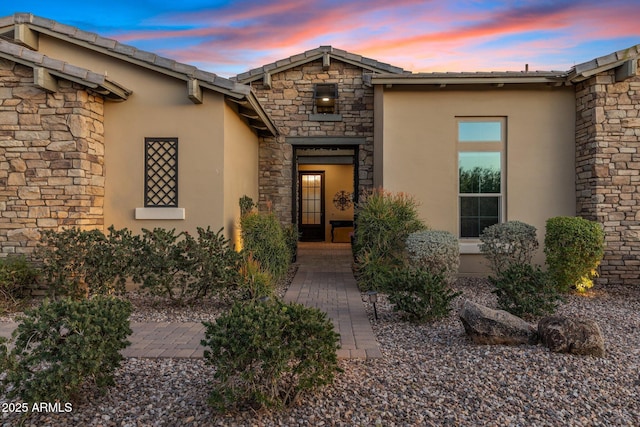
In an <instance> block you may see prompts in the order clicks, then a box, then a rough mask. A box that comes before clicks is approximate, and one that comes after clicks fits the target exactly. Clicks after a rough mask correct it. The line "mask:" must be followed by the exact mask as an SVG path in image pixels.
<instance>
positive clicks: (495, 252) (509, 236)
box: [480, 221, 538, 275]
mask: <svg viewBox="0 0 640 427" xmlns="http://www.w3.org/2000/svg"><path fill="white" fill-rule="evenodd" d="M480 241H481V242H482V243H481V244H480V251H481V252H482V254H483V255H484V256H485V257H486V258H487V260H488V261H489V266H490V267H491V270H493V272H494V274H496V275H499V274H500V273H501V272H503V271H504V270H506V269H508V268H509V267H510V266H511V265H514V264H518V265H520V264H531V262H532V259H533V257H534V256H535V254H536V250H537V249H538V239H537V238H536V228H535V227H534V226H532V225H529V224H525V223H524V222H520V221H507V222H504V223H500V224H494V225H492V226H489V227H487V228H485V229H484V230H483V231H482V233H481V234H480Z"/></svg>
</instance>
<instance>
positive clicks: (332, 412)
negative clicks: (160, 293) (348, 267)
mask: <svg viewBox="0 0 640 427" xmlns="http://www.w3.org/2000/svg"><path fill="white" fill-rule="evenodd" d="M456 288H457V289H459V290H461V291H462V292H463V295H462V296H461V297H459V298H458V299H456V301H455V303H454V304H455V307H456V308H457V307H458V306H459V305H460V304H461V302H462V300H463V298H467V299H471V300H473V301H476V302H479V303H481V304H485V305H489V306H493V307H495V297H494V296H493V294H491V292H490V287H489V286H488V284H487V282H486V281H484V280H478V279H461V280H459V281H458V282H457V283H456ZM135 298H138V300H135ZM135 298H134V302H135V304H136V314H135V315H134V316H133V317H134V318H135V319H137V320H142V319H145V318H147V316H153V318H154V319H156V320H158V321H160V320H178V319H183V321H187V320H189V321H194V320H196V321H199V320H205V319H207V320H208V319H211V318H214V317H215V315H216V314H215V313H216V311H218V310H219V308H220V307H221V305H218V306H216V304H211V306H207V304H205V303H204V302H203V303H202V306H201V307H196V308H195V309H176V308H171V307H167V306H166V305H163V304H161V303H158V302H157V301H156V302H155V303H153V301H150V300H145V298H143V297H140V296H136V297H135ZM145 301H146V302H145ZM365 304H366V305H367V310H368V312H369V315H370V318H371V320H372V324H373V327H374V332H375V334H376V336H377V339H378V342H379V343H380V347H381V350H382V353H383V356H384V357H383V359H380V360H372V361H356V360H345V361H341V367H342V368H343V369H344V372H343V373H342V374H340V375H339V376H338V378H337V379H336V381H335V383H334V384H333V385H332V386H329V387H325V388H323V389H322V390H320V391H319V392H317V393H315V394H313V395H309V396H306V397H304V398H303V399H301V400H300V401H299V402H298V404H297V405H296V406H294V407H293V408H289V409H287V410H285V411H283V412H280V413H273V414H269V413H261V412H260V413H256V412H251V411H249V412H243V413H234V414H227V415H220V414H216V413H214V412H213V411H212V410H211V408H209V407H208V405H207V403H206V399H207V394H208V390H209V387H208V381H209V379H210V378H211V377H212V374H213V372H212V369H211V368H210V367H208V366H206V365H205V364H204V362H203V361H202V360H179V359H128V360H126V361H125V362H124V363H123V365H122V367H121V368H120V369H119V370H118V371H117V373H116V378H115V380H116V386H114V387H112V388H110V389H109V390H108V391H107V392H106V394H104V395H99V394H97V393H95V392H94V391H92V390H86V393H83V394H82V396H81V398H80V399H79V401H77V402H74V403H73V410H72V412H69V413H41V414H32V416H31V417H30V418H29V419H27V420H25V422H24V425H27V426H31V425H33V426H56V427H61V426H62V427H64V426H105V427H106V426H182V425H185V426H295V425H308V426H441V425H451V426H479V425H487V426H505V425H510V426H638V425H640V288H623V287H610V288H606V289H603V288H599V289H596V290H593V291H591V292H589V293H588V294H587V295H585V296H577V295H572V296H569V297H568V299H567V302H566V303H564V304H562V305H561V306H560V307H559V309H558V314H566V315H583V316H588V317H590V318H593V319H595V320H596V321H597V322H598V323H599V325H600V327H601V328H602V331H603V334H604V336H605V342H606V348H607V354H606V357H604V358H592V357H580V356H570V355H564V354H555V353H551V352H549V351H548V350H547V349H546V348H544V347H542V346H519V347H506V346H482V345H476V344H473V343H471V342H470V341H469V340H467V339H466V337H465V336H464V330H463V328H462V324H461V323H460V321H459V320H458V318H457V312H456V310H454V311H453V312H452V314H451V315H450V316H449V317H448V318H447V319H444V320H441V321H437V322H434V323H430V324H425V325H413V324H410V323H406V322H403V321H401V320H400V319H399V317H398V315H397V314H396V313H393V312H392V310H391V307H390V305H389V304H388V303H387V302H386V300H385V298H384V297H382V298H381V300H380V301H379V302H378V305H377V309H378V314H379V319H378V320H377V321H376V320H374V319H373V308H372V307H371V306H369V305H368V303H365ZM163 316H164V317H163ZM0 402H1V403H2V404H7V403H9V402H7V401H6V399H0ZM19 421H20V417H19V416H18V415H17V414H15V413H14V414H9V413H6V412H5V413H3V414H2V419H1V420H0V424H2V425H11V426H13V425H16V424H17V423H18V422H19Z"/></svg>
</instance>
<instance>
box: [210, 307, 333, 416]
mask: <svg viewBox="0 0 640 427" xmlns="http://www.w3.org/2000/svg"><path fill="white" fill-rule="evenodd" d="M204 325H205V327H206V329H205V339H204V340H202V345H203V346H204V347H206V348H207V349H206V350H205V352H204V358H205V362H206V363H207V364H210V365H213V366H215V368H216V370H215V374H214V379H215V380H216V381H214V382H213V387H214V388H213V391H212V393H211V395H210V398H209V402H210V404H211V405H213V406H214V407H215V408H216V409H218V410H220V411H224V410H227V409H231V408H233V407H242V406H245V405H249V406H251V407H258V408H282V407H283V406H286V405H290V404H292V403H294V402H295V401H296V399H297V398H298V397H299V395H300V394H301V393H303V392H305V391H307V390H311V389H314V388H316V387H319V386H322V385H325V384H329V383H331V382H332V381H333V378H334V375H335V373H336V372H338V371H339V367H338V362H337V355H336V350H337V349H338V341H339V335H338V334H336V333H335V332H334V330H333V324H332V323H331V321H330V320H328V319H327V316H326V314H325V313H323V312H321V311H320V310H318V309H315V308H307V307H304V306H302V305H299V304H285V303H283V302H281V301H278V300H269V301H266V302H260V301H252V302H250V303H248V304H241V303H236V304H235V305H234V306H233V307H232V309H231V311H230V312H229V313H226V314H224V315H222V316H221V317H219V318H218V319H216V321H215V322H213V323H211V322H204Z"/></svg>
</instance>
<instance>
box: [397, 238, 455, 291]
mask: <svg viewBox="0 0 640 427" xmlns="http://www.w3.org/2000/svg"><path fill="white" fill-rule="evenodd" d="M406 247H407V256H408V261H409V266H410V267H411V268H421V269H424V270H427V271H429V272H431V273H432V274H438V275H442V278H443V279H444V280H445V282H446V283H448V284H452V283H453V282H454V281H455V280H456V277H457V275H458V268H459V267H460V247H459V244H458V238H457V237H456V236H454V235H453V234H451V233H449V232H448V231H439V230H423V231H416V232H415V233H411V234H409V237H407V241H406Z"/></svg>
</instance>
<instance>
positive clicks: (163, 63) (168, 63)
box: [153, 56, 176, 70]
mask: <svg viewBox="0 0 640 427" xmlns="http://www.w3.org/2000/svg"><path fill="white" fill-rule="evenodd" d="M153 63H154V64H155V65H157V66H158V67H162V68H167V69H169V70H173V65H174V64H175V63H176V61H174V60H173V59H169V58H165V57H164V56H156V60H155V61H153Z"/></svg>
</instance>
